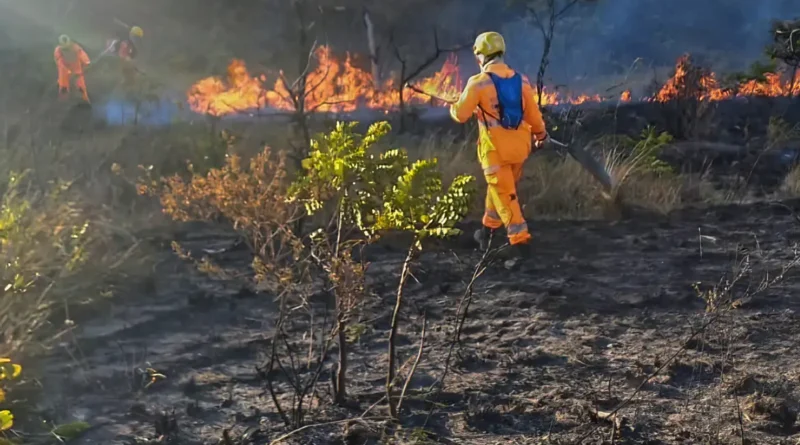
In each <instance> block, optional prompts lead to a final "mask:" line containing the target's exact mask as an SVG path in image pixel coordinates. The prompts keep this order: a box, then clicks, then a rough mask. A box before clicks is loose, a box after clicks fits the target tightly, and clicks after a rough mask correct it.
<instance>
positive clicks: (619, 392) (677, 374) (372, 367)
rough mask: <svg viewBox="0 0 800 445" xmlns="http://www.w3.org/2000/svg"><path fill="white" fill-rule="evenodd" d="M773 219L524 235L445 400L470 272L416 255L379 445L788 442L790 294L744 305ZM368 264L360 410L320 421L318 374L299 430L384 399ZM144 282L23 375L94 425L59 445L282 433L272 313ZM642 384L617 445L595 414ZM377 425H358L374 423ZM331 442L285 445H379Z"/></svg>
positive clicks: (208, 292) (193, 245)
mask: <svg viewBox="0 0 800 445" xmlns="http://www.w3.org/2000/svg"><path fill="white" fill-rule="evenodd" d="M790 208H793V209H798V208H800V202H787V203H785V204H752V205H745V206H725V207H719V208H713V209H688V210H683V211H680V212H678V213H675V214H673V215H671V216H670V217H668V218H640V219H636V220H628V221H621V222H614V223H612V222H606V221H594V222H569V221H549V222H536V223H534V224H533V225H532V227H533V230H534V231H535V255H534V257H533V258H532V259H531V260H530V261H529V262H528V263H527V264H526V265H525V266H524V267H523V268H522V269H521V270H519V271H518V272H514V273H509V272H507V271H504V270H501V269H496V268H493V269H490V270H489V271H488V272H487V273H486V274H485V275H484V276H483V277H481V278H480V280H479V281H478V284H477V287H476V291H475V299H474V302H473V305H472V308H471V311H470V316H469V318H468V320H467V322H466V324H465V326H464V335H463V345H462V348H461V349H460V351H459V353H458V355H457V357H455V358H454V360H453V369H452V372H451V373H450V374H449V375H448V377H447V380H446V385H445V386H444V388H443V389H441V388H440V389H441V390H438V389H437V390H436V391H434V392H433V393H428V392H427V390H428V389H429V388H430V387H432V386H435V385H434V384H435V383H436V381H437V379H438V378H439V377H440V376H441V374H442V372H443V368H444V362H445V356H446V354H447V351H448V342H449V338H450V333H451V332H452V318H453V315H454V312H455V308H456V306H457V303H458V300H459V298H460V297H461V295H462V293H463V291H464V288H465V282H466V281H467V280H468V279H469V277H470V276H471V274H472V269H473V267H474V265H475V263H476V262H477V261H478V259H479V257H480V254H479V253H478V252H476V251H474V250H472V249H471V248H470V247H468V246H469V243H468V242H467V241H466V240H464V242H463V243H455V244H454V245H453V246H452V249H451V250H440V251H436V252H430V253H427V254H425V255H424V256H423V257H422V258H421V259H420V261H419V262H418V264H417V265H416V267H415V269H414V270H415V272H414V276H415V279H414V280H412V282H411V284H409V287H408V289H407V293H406V294H407V304H406V306H405V310H404V312H403V317H404V320H403V327H402V332H401V334H402V335H401V337H400V339H399V340H398V341H399V345H400V346H401V348H400V363H403V362H405V361H406V359H408V358H410V357H413V356H414V355H415V354H416V351H417V348H418V341H419V333H420V328H421V325H422V322H421V320H422V317H421V316H420V314H421V313H422V312H423V311H424V312H425V313H426V314H427V338H426V349H425V356H424V358H423V360H422V362H421V364H420V366H419V369H418V371H417V374H416V377H415V379H414V380H413V381H412V388H411V391H410V394H411V396H410V398H409V399H408V401H407V402H406V404H405V408H404V411H405V413H404V418H405V423H404V429H403V431H404V433H403V434H405V439H404V440H405V442H392V443H450V444H495V443H518V444H522V443H531V444H534V443H535V444H539V443H581V441H582V440H583V439H585V440H583V442H582V443H604V441H606V442H608V443H612V440H611V439H612V437H616V438H615V439H614V441H615V442H614V443H631V444H634V443H635V444H640V443H641V444H644V443H649V444H659V443H664V444H670V443H742V438H741V435H742V432H743V435H744V437H745V439H744V442H745V443H753V444H794V443H797V442H798V440H800V425H798V423H797V421H796V418H797V410H798V401H800V354H798V342H800V324H798V320H800V315H799V313H798V311H800V296H798V295H800V294H798V289H800V280H798V278H800V276H798V274H797V273H796V272H790V273H788V274H787V276H786V279H785V280H784V281H783V283H782V284H780V285H778V286H776V287H773V288H771V289H768V290H765V291H763V292H760V293H754V292H753V289H755V288H756V287H757V286H758V284H759V282H760V281H761V279H762V277H763V276H764V275H765V274H766V273H769V274H770V277H774V276H775V275H776V272H777V271H779V270H780V268H781V266H782V265H783V264H786V263H787V262H788V261H790V260H791V258H792V257H793V255H794V252H793V244H794V243H795V242H796V241H797V240H798V239H800V223H798V221H797V220H796V219H795V217H794V215H793V214H792V211H791V210H789V209H790ZM176 238H177V239H178V240H179V241H180V242H181V243H182V244H183V246H184V247H185V248H187V249H192V250H194V251H196V252H197V251H199V250H200V249H212V250H213V249H218V248H220V247H225V246H230V245H231V244H232V243H233V242H234V238H232V237H231V236H230V235H228V234H224V233H222V232H220V231H218V230H215V229H213V228H206V229H202V230H201V229H199V228H198V227H197V226H191V228H190V229H186V230H183V231H182V233H178V234H177V235H176ZM465 238H468V237H465ZM701 245H702V253H701ZM371 257H372V258H371V264H370V268H369V282H370V290H371V292H373V294H374V296H373V297H372V298H371V300H370V301H369V303H368V304H367V307H366V308H365V310H364V313H363V315H362V317H361V321H360V326H361V327H363V329H362V332H361V334H360V336H359V337H358V338H357V339H356V340H355V342H354V344H353V351H352V359H351V364H350V366H351V376H352V379H351V380H352V386H351V388H350V391H351V394H352V395H353V396H354V398H355V399H356V405H357V406H353V407H350V408H348V409H345V408H332V407H331V406H330V404H329V403H328V395H327V394H328V392H329V389H328V387H329V381H330V379H329V377H328V371H327V370H326V373H325V374H324V375H323V377H322V379H321V383H320V385H319V388H318V392H319V394H320V397H321V398H322V400H323V402H322V403H316V402H315V404H314V406H312V408H311V411H310V412H309V413H308V419H309V422H311V423H315V422H325V421H329V420H337V419H341V418H343V417H345V416H350V417H357V416H359V415H360V414H361V413H362V412H364V411H365V410H366V409H367V408H368V407H369V406H370V405H372V404H373V403H375V402H377V401H379V398H380V395H381V394H382V385H383V381H384V374H383V370H384V368H385V362H384V360H385V356H386V355H385V352H386V345H387V343H386V332H387V330H388V328H389V317H390V312H391V308H392V305H393V301H394V287H395V283H396V281H397V277H398V275H399V270H400V268H399V265H400V263H401V261H402V259H403V252H402V251H400V250H399V249H398V250H395V249H392V248H390V247H386V248H385V249H377V250H376V251H374V252H372V253H371ZM744 257H749V258H750V264H751V267H752V272H751V273H746V274H745V275H744V277H743V278H742V279H741V280H740V281H739V283H738V284H737V285H736V286H735V289H736V290H735V296H736V297H737V298H742V301H740V302H739V303H738V304H737V308H736V309H734V310H731V311H729V312H723V315H721V316H717V315H715V314H707V313H706V312H705V311H704V308H705V302H704V301H703V300H702V299H701V298H700V297H699V296H698V293H697V292H696V291H695V290H694V289H693V287H692V284H693V283H702V284H701V287H702V288H704V289H707V288H710V287H711V286H713V285H714V284H717V283H718V282H720V280H724V279H725V278H726V277H728V278H730V277H731V276H732V275H733V274H734V273H736V270H737V269H736V268H737V264H739V263H740V261H741V260H742V258H744ZM215 259H216V261H217V262H218V263H220V264H223V265H226V266H227V267H234V268H240V269H241V270H242V271H246V270H247V263H248V261H249V260H248V255H247V252H246V251H242V250H236V249H233V250H230V251H227V252H225V253H222V254H217V255H215ZM153 271H154V272H153V277H154V278H153V281H152V283H137V284H140V286H138V289H139V290H137V291H133V290H129V291H127V292H125V291H122V290H120V291H119V294H118V295H117V296H116V298H114V299H111V300H109V302H108V303H106V304H105V305H103V306H102V307H95V308H94V309H93V311H92V314H93V315H92V316H88V315H84V316H81V315H79V314H78V315H74V316H73V318H74V319H75V320H76V322H77V325H76V327H75V329H74V330H73V331H72V332H71V334H70V335H65V336H64V337H63V342H62V343H61V344H60V345H59V346H58V347H57V348H55V349H54V350H53V351H52V354H51V355H50V356H49V357H45V358H43V359H41V360H40V362H39V363H36V364H35V365H34V364H33V363H32V364H30V366H28V367H27V368H26V369H28V370H30V372H31V373H32V374H33V373H35V375H36V377H37V384H38V385H39V388H41V389H42V390H43V391H44V394H45V396H44V397H41V398H40V401H39V402H38V404H37V407H36V410H37V411H38V413H39V414H40V415H41V416H43V417H44V418H46V419H48V420H49V421H53V422H55V423H63V422H68V421H71V420H75V419H81V420H86V421H88V422H89V423H90V424H92V425H93V428H92V429H90V430H89V431H87V432H86V433H84V434H83V435H82V436H81V437H79V438H78V439H76V440H74V441H73V443H76V444H104V445H107V444H132V443H149V442H148V440H152V439H154V438H155V437H156V436H157V433H156V429H155V427H154V421H155V420H157V419H158V418H159V413H161V412H163V411H167V412H171V411H173V410H174V413H175V416H176V418H177V419H176V420H177V427H178V430H177V432H176V433H174V434H173V443H185V444H216V443H218V441H219V440H220V438H221V436H222V430H223V429H226V428H228V429H231V430H232V436H234V437H235V436H236V435H237V434H241V433H242V432H244V431H245V430H247V429H249V431H250V434H252V433H253V431H256V430H258V431H259V432H260V434H259V435H258V437H259V438H257V439H254V441H253V442H251V443H258V444H263V443H269V439H274V438H276V437H277V436H279V435H280V433H281V432H285V431H286V429H285V428H284V427H283V426H282V424H281V422H280V417H279V416H278V415H277V413H276V412H275V408H274V405H273V403H272V402H271V400H270V397H269V395H268V393H267V392H266V391H265V387H264V383H263V380H262V379H261V378H260V376H259V374H258V373H257V371H256V369H255V368H256V366H257V365H261V364H263V362H264V356H265V354H266V352H267V347H268V344H269V336H270V334H271V332H272V327H273V324H274V320H275V315H276V310H275V304H274V302H273V297H272V296H270V295H268V294H261V293H251V292H247V291H242V290H241V289H240V288H238V287H236V286H231V285H229V284H226V283H225V282H222V281H215V280H212V279H210V278H207V277H205V276H203V275H201V274H200V273H199V272H197V271H196V270H193V269H192V268H191V267H189V266H187V265H186V264H185V263H183V262H181V261H180V260H179V259H177V258H175V257H174V256H173V255H172V254H171V253H170V252H169V249H168V247H164V249H163V253H162V254H161V255H160V259H158V260H155V261H154V263H153ZM748 288H749V289H750V290H749V291H748V290H747V289H748ZM88 313H89V312H87V314H88ZM713 317H718V318H716V320H717V322H716V323H712V324H711V325H710V326H709V327H708V328H707V329H706V330H705V331H703V332H701V333H700V334H698V335H697V336H696V337H694V338H693V339H692V340H691V341H690V342H689V343H688V344H686V341H687V339H688V338H689V337H690V335H691V333H692V332H693V329H697V328H698V327H699V326H701V325H703V323H705V322H707V321H708V320H710V319H712V318H713ZM684 346H686V349H685V351H684V352H683V353H681V354H680V355H679V357H678V358H677V360H675V361H674V362H671V363H670V364H669V365H667V366H666V367H665V369H664V370H663V372H661V373H660V374H658V375H657V376H655V377H654V378H652V379H650V380H649V381H647V382H644V384H643V381H644V380H645V376H647V375H650V373H652V372H653V371H654V370H655V369H656V368H657V367H659V366H661V365H663V364H665V363H667V361H668V359H669V357H670V356H672V355H673V354H674V353H675V352H676V351H680V350H681V348H683V347H684ZM147 367H152V368H154V369H155V370H157V371H159V372H160V373H163V374H164V375H166V377H167V378H166V379H162V380H159V381H157V382H156V383H155V384H153V385H152V386H149V387H147V388H145V386H146V384H147V376H146V375H143V374H142V373H141V372H140V371H139V369H144V368H147ZM642 384H643V386H642V388H641V391H640V392H638V393H637V394H636V396H635V397H634V398H633V399H632V401H631V403H630V404H629V405H628V406H627V407H625V408H624V409H622V410H621V411H620V416H619V417H618V419H619V420H618V421H617V424H618V425H619V426H620V427H621V428H619V429H618V431H617V434H614V433H613V432H612V427H611V424H612V422H610V421H606V420H602V419H599V420H598V418H597V412H598V411H601V412H602V411H609V410H611V409H613V408H614V407H615V406H616V405H617V404H618V403H620V402H621V401H623V400H625V399H626V397H628V396H630V395H631V394H633V393H634V390H635V389H636V388H637V387H639V386H640V385H642ZM281 388H282V390H281V391H282V392H283V394H284V397H285V398H288V397H290V395H289V393H288V392H286V391H285V389H286V387H285V386H281ZM285 400H288V399H285ZM737 403H738V406H739V407H740V409H738V410H737ZM383 406H384V404H383V402H381V403H380V404H378V406H377V407H376V408H375V409H374V410H373V411H372V412H371V413H370V414H369V415H370V416H379V415H384V414H385V411H384V407H383ZM377 424H378V423H374V425H377ZM344 429H345V428H344V426H343V424H334V425H327V426H320V427H316V428H311V429H309V430H306V431H304V432H302V433H301V434H298V435H296V436H294V437H292V438H291V439H290V441H289V442H291V443H298V444H312V443H313V444H326V443H358V444H364V443H376V442H374V441H372V440H371V439H370V438H371V437H374V436H373V433H371V432H370V430H369V428H367V427H365V426H362V425H351V426H350V427H348V431H349V432H348V434H347V435H346V436H345V433H344ZM423 430H424V431H427V432H428V433H427V434H426V433H423ZM292 441H293V442H292Z"/></svg>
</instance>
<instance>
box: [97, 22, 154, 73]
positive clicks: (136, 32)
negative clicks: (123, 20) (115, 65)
mask: <svg viewBox="0 0 800 445" xmlns="http://www.w3.org/2000/svg"><path fill="white" fill-rule="evenodd" d="M143 36H144V31H143V30H142V28H140V27H138V26H134V27H131V28H130V29H129V30H127V31H126V32H124V33H120V34H119V35H117V36H116V37H115V38H114V39H111V40H109V41H108V45H107V48H106V50H105V51H104V52H103V54H102V55H101V57H102V56H104V55H106V54H108V53H114V54H115V55H116V56H117V57H119V60H120V65H121V66H120V67H121V70H122V81H123V84H124V85H125V86H132V85H134V84H135V83H136V75H137V74H138V69H137V68H136V65H135V64H134V62H133V59H135V58H136V56H137V55H138V54H139V49H138V48H137V46H136V42H137V41H138V40H139V39H141V38H142V37H143Z"/></svg>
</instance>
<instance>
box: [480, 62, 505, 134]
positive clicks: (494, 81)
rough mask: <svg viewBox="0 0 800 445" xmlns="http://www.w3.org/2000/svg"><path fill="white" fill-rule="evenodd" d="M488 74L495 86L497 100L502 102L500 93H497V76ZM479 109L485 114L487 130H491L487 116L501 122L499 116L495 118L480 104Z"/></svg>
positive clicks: (484, 120)
mask: <svg viewBox="0 0 800 445" xmlns="http://www.w3.org/2000/svg"><path fill="white" fill-rule="evenodd" d="M486 74H488V75H489V78H490V79H491V80H492V85H494V91H495V93H496V94H497V100H498V101H499V100H500V93H499V92H497V91H498V90H497V77H496V75H495V74H494V73H490V72H488V71H487V72H486ZM478 108H480V110H481V113H483V123H484V124H486V128H489V122H488V121H487V120H486V115H487V114H488V115H489V116H490V117H491V118H492V119H494V120H496V121H498V122H499V121H500V117H499V116H495V115H494V114H492V113H489V112H488V111H486V110H484V109H483V107H482V106H481V104H480V103H479V104H478Z"/></svg>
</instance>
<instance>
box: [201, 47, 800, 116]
mask: <svg viewBox="0 0 800 445" xmlns="http://www.w3.org/2000/svg"><path fill="white" fill-rule="evenodd" d="M315 59H316V66H315V68H314V69H313V70H312V71H310V72H309V73H308V74H307V77H306V86H305V91H306V94H305V101H304V103H303V104H302V105H303V107H304V109H305V110H306V111H308V112H317V111H319V112H352V111H355V110H357V109H360V108H366V109H372V110H382V111H384V112H388V111H390V110H395V109H398V108H399V106H400V94H399V92H398V88H397V81H396V79H394V77H392V79H390V80H387V81H384V82H380V83H379V82H376V81H375V79H373V78H372V75H371V74H370V73H369V72H368V71H365V70H363V69H361V68H358V67H357V66H355V65H354V64H353V59H352V57H351V55H350V54H346V56H345V58H344V60H339V59H337V58H335V57H334V55H333V52H332V51H331V49H330V48H328V47H326V46H322V47H319V48H318V49H317V50H316V52H315ZM692 70H693V71H692ZM693 76H694V77H693ZM798 79H800V70H798ZM691 83H694V84H695V85H696V86H698V85H699V88H696V89H697V91H690V90H691V88H689V89H687V84H691ZM415 84H416V89H410V88H404V89H403V99H404V101H405V103H406V104H412V105H435V106H444V105H446V103H447V101H450V100H453V99H455V98H456V97H458V96H459V95H460V93H461V90H462V88H463V81H462V77H461V75H460V72H459V69H458V60H457V59H456V57H455V55H451V56H450V57H449V58H448V59H447V60H446V61H445V62H444V64H443V66H442V68H441V69H440V70H439V71H437V72H435V73H434V74H433V75H431V76H430V77H427V78H424V79H421V80H419V81H417V82H415ZM293 89H294V90H297V89H299V88H298V86H297V85H294V86H291V85H289V84H288V83H287V81H286V80H285V78H284V75H283V73H282V72H280V74H279V76H278V78H277V79H276V80H275V81H273V82H272V85H271V86H270V85H269V84H268V82H267V76H266V75H263V74H262V75H259V76H255V77H254V76H252V75H251V74H250V72H249V71H248V69H247V66H246V65H245V63H244V62H243V61H242V60H238V59H234V60H233V61H232V62H231V63H230V66H229V67H228V70H227V75H226V76H225V78H220V77H208V78H205V79H202V80H200V81H198V82H197V83H195V84H194V85H193V86H192V87H191V88H190V90H189V91H188V93H187V96H188V102H189V106H190V107H191V109H192V110H193V111H195V112H198V113H203V114H209V115H213V116H223V115H229V114H235V113H242V112H250V111H254V110H261V109H273V110H283V111H294V110H295V109H296V105H295V100H297V99H298V98H297V97H293V93H292V90H293ZM417 90H420V91H425V92H427V93H430V94H423V93H420V92H419V91H417ZM790 92H793V93H794V94H796V95H800V80H799V81H797V82H795V85H794V87H792V86H791V82H789V81H784V80H783V76H781V75H780V74H767V75H766V81H764V82H759V81H755V80H752V81H748V82H745V83H743V84H741V85H739V86H738V87H737V88H735V89H733V90H731V89H726V88H722V87H721V86H720V85H719V82H718V81H717V79H716V76H715V74H714V73H712V72H703V71H702V70H698V69H695V68H692V67H691V64H690V62H689V56H688V55H685V56H682V57H681V58H679V59H678V61H677V63H676V65H675V74H674V75H673V76H672V77H671V78H670V79H669V80H668V81H667V82H666V83H665V84H664V85H663V86H662V87H661V89H660V90H659V91H658V93H656V95H655V96H654V97H652V98H643V99H642V100H655V101H658V102H667V101H671V100H674V99H676V98H678V97H683V96H685V95H686V94H692V95H694V96H695V97H696V98H697V99H700V100H711V101H717V100H723V99H728V98H731V97H734V96H776V97H777V96H786V95H789V94H790ZM439 99H443V100H439ZM604 100H606V99H604V98H603V97H601V96H600V95H597V94H595V95H586V94H582V95H577V96H569V95H563V94H561V93H559V92H551V91H548V90H547V88H546V87H545V88H544V89H543V93H542V101H541V102H542V105H559V104H574V105H579V104H583V103H587V102H602V101H604ZM619 100H620V101H621V102H630V101H631V100H632V95H631V91H630V90H626V91H623V92H622V94H621V95H620V97H619Z"/></svg>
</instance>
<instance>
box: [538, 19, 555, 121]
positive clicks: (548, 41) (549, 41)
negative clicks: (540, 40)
mask: <svg viewBox="0 0 800 445" xmlns="http://www.w3.org/2000/svg"><path fill="white" fill-rule="evenodd" d="M552 46H553V37H552V35H550V36H545V38H544V48H543V49H542V59H541V60H540V61H539V72H538V73H536V89H537V90H538V91H537V92H536V94H537V95H538V97H537V100H538V104H539V106H540V107H541V106H542V96H543V94H544V74H545V73H546V72H547V67H548V66H549V65H550V48H551V47H552Z"/></svg>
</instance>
